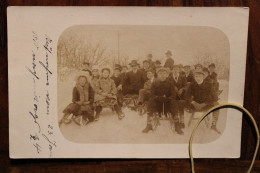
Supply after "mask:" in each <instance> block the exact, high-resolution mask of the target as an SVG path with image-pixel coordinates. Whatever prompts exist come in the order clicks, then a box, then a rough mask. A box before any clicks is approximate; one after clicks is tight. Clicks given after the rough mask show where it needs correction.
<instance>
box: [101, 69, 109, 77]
mask: <svg viewBox="0 0 260 173" xmlns="http://www.w3.org/2000/svg"><path fill="white" fill-rule="evenodd" d="M109 75H110V73H109V71H108V70H103V72H102V76H103V77H104V78H108V77H109Z"/></svg>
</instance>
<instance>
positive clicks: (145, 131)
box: [143, 124, 153, 133]
mask: <svg viewBox="0 0 260 173" xmlns="http://www.w3.org/2000/svg"><path fill="white" fill-rule="evenodd" d="M150 130H153V128H152V125H151V124H147V126H146V127H145V129H143V133H148V132H149V131H150Z"/></svg>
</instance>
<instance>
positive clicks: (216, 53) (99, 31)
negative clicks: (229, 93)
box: [62, 25, 230, 67]
mask: <svg viewBox="0 0 260 173" xmlns="http://www.w3.org/2000/svg"><path fill="white" fill-rule="evenodd" d="M63 34H66V35H68V34H71V35H73V36H74V35H75V36H77V37H79V38H80V39H84V40H85V41H86V40H87V41H90V42H93V43H96V42H98V41H100V42H101V43H102V45H103V46H104V47H106V48H107V49H106V51H108V52H114V53H115V56H117V52H118V34H119V52H120V53H121V54H124V55H129V57H130V59H137V60H139V63H141V62H142V60H143V59H145V58H146V55H147V54H148V53H151V54H152V55H153V60H157V59H159V60H161V62H162V63H164V61H165V59H166V57H165V52H166V51H167V50H170V51H172V53H173V59H174V60H175V62H176V63H177V64H179V63H182V64H184V65H185V64H191V65H192V64H194V63H193V62H194V57H195V56H197V55H200V54H202V53H207V54H210V55H212V56H213V57H217V58H219V59H220V60H221V61H223V62H224V63H225V64H227V66H228V67H229V59H230V58H229V42H228V39H227V37H226V36H225V35H224V33H223V32H222V31H220V30H218V29H215V28H210V27H203V26H198V27H194V26H102V25H101V26H87V25H82V26H74V27H70V28H68V29H67V30H65V31H64V32H63V33H62V35H63Z"/></svg>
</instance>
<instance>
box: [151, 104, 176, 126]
mask: <svg viewBox="0 0 260 173" xmlns="http://www.w3.org/2000/svg"><path fill="white" fill-rule="evenodd" d="M177 106H178V102H177V101H176V100H170V99H168V100H166V101H164V102H162V101H159V100H157V99H150V100H149V102H148V105H147V111H148V114H147V124H151V120H152V118H153V116H154V114H155V113H159V114H161V113H163V114H167V113H171V116H172V118H173V119H174V121H175V122H177V121H179V119H178V117H177V112H178V109H177Z"/></svg>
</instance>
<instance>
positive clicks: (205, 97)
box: [187, 70, 219, 133]
mask: <svg viewBox="0 0 260 173" xmlns="http://www.w3.org/2000/svg"><path fill="white" fill-rule="evenodd" d="M204 75H205V74H204V72H203V71H202V70H195V72H194V78H195V82H194V83H192V84H191V86H190V90H189V94H190V96H191V101H190V102H189V103H188V105H187V106H188V107H189V108H190V109H191V110H194V111H207V110H208V109H210V108H211V107H213V106H215V105H217V104H218V102H217V100H218V99H217V96H216V92H215V91H214V89H213V86H212V83H209V82H206V81H205V80H204V77H205V76H204ZM218 116H219V111H218V110H217V111H214V112H213V120H212V125H211V129H212V130H215V131H216V132H218V133H219V131H218V130H217V127H216V125H217V120H218Z"/></svg>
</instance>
